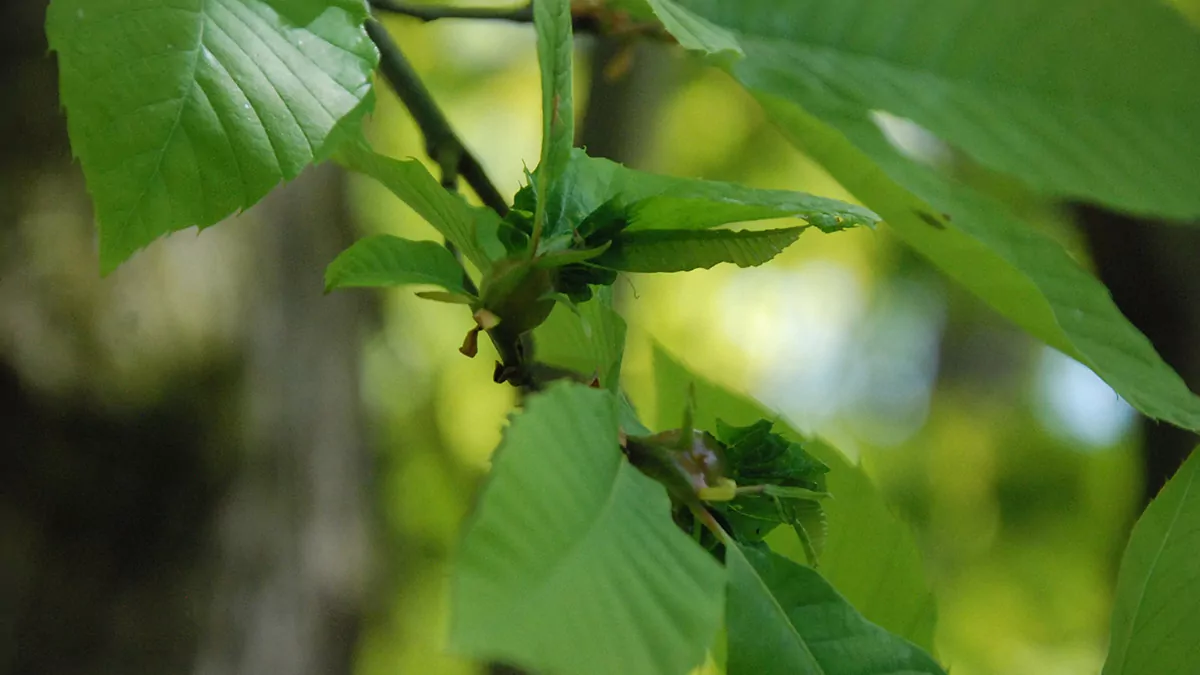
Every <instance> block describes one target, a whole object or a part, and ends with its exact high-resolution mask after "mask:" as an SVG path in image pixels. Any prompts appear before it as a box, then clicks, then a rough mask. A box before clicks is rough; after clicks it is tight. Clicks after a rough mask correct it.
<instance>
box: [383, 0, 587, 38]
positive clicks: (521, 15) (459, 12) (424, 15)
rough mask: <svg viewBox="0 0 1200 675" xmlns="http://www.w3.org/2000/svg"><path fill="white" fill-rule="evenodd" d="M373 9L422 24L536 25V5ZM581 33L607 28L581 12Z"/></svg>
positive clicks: (397, 0) (396, 4) (387, 5)
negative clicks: (465, 21) (453, 21)
mask: <svg viewBox="0 0 1200 675" xmlns="http://www.w3.org/2000/svg"><path fill="white" fill-rule="evenodd" d="M371 7H373V8H375V9H376V10H378V11H380V12H389V13H391V14H399V15H401V16H407V17H409V18H412V19H417V20H419V21H426V22H428V21H437V20H439V19H485V20H494V21H509V22H512V23H533V5H532V4H525V5H522V6H520V7H447V6H445V5H417V4H412V3H408V2H403V1H402V0H371ZM571 24H572V27H573V28H574V29H575V32H577V33H603V32H606V31H605V26H604V25H603V23H602V22H601V21H600V17H599V16H597V15H596V14H595V13H586V12H581V13H578V14H574V15H573V17H572V19H571Z"/></svg>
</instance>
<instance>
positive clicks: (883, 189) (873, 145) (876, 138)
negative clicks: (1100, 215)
mask: <svg viewBox="0 0 1200 675" xmlns="http://www.w3.org/2000/svg"><path fill="white" fill-rule="evenodd" d="M760 100H761V101H762V102H763V105H764V106H765V107H766V109H767V111H768V112H769V113H770V114H771V115H772V116H773V117H775V119H776V120H777V122H778V123H779V125H780V127H781V128H782V129H783V131H784V133H785V134H787V135H788V137H789V138H791V139H792V141H793V142H794V143H796V145H797V146H799V147H802V148H804V149H805V150H806V151H807V152H809V153H810V154H811V155H812V156H813V157H814V158H815V159H817V160H818V161H820V162H821V163H822V164H823V165H824V166H825V168H826V169H828V170H829V172H830V173H831V174H832V175H833V176H834V177H835V178H837V179H838V180H839V181H840V182H841V183H842V184H843V185H844V186H845V187H846V189H848V190H850V191H851V192H853V193H854V194H856V195H858V196H859V197H861V198H862V199H863V200H865V201H866V202H868V203H869V204H870V205H871V206H872V207H873V208H874V209H876V210H877V211H879V212H880V213H881V214H882V215H883V217H884V218H885V220H886V222H887V224H888V225H889V226H890V229H891V231H893V232H895V233H896V234H897V235H898V236H899V237H900V238H901V239H902V240H904V242H905V243H906V244H908V245H909V246H911V247H913V248H914V249H915V250H917V251H918V252H919V253H921V254H922V255H924V256H925V257H927V258H928V259H929V260H930V261H931V262H932V263H933V264H935V265H937V266H938V267H939V268H941V270H942V271H943V272H945V273H946V274H947V275H949V276H950V277H951V278H953V279H954V280H956V281H958V282H959V283H960V284H962V285H963V286H964V287H966V288H967V289H968V290H970V291H972V292H973V293H975V294H976V295H978V296H979V297H980V298H982V299H983V300H984V301H986V302H987V303H988V304H990V305H991V306H992V307H994V308H996V309H997V310H999V311H1000V312H1001V313H1002V314H1004V315H1005V316H1007V317H1008V318H1010V319H1012V320H1013V321H1014V322H1015V323H1017V324H1018V325H1019V326H1021V327H1022V328H1024V329H1025V330H1027V331H1029V332H1030V333H1031V334H1033V335H1034V336H1036V337H1038V338H1040V339H1042V340H1044V341H1045V342H1046V343H1047V344H1049V345H1050V346H1052V347H1055V348H1056V349H1058V350H1060V351H1062V352H1063V353H1065V354H1067V355H1068V356H1071V357H1072V358H1075V359H1076V360H1078V361H1079V362H1081V363H1083V364H1084V365H1086V366H1088V367H1089V368H1091V369H1092V370H1093V371H1095V372H1096V374H1097V375H1099V376H1100V377H1101V378H1103V379H1104V381H1105V382H1107V383H1108V384H1109V386H1111V387H1112V388H1113V389H1114V390H1116V392H1117V393H1118V394H1120V395H1121V396H1122V397H1123V398H1124V399H1125V400H1126V401H1128V402H1129V403H1130V404H1131V405H1133V406H1134V407H1135V408H1137V409H1138V410H1140V411H1142V412H1143V413H1145V414H1146V415H1149V416H1150V417H1154V418H1157V419H1162V420H1166V421H1169V422H1171V423H1173V424H1176V425H1178V426H1180V427H1184V428H1189V429H1200V398H1198V397H1196V395H1194V394H1192V393H1191V392H1190V391H1188V388H1187V385H1186V384H1184V382H1183V380H1182V379H1180V377H1179V376H1178V375H1177V374H1176V373H1175V372H1174V371H1173V370H1171V368H1170V366H1168V365H1167V364H1166V363H1164V362H1163V360H1162V359H1161V358H1160V357H1159V356H1158V353H1157V352H1156V351H1155V350H1154V346H1153V345H1152V344H1150V341H1149V340H1147V339H1146V337H1145V336H1143V335H1142V334H1141V333H1140V332H1139V331H1138V330H1137V329H1136V328H1134V327H1133V325H1132V324H1130V323H1129V321H1128V320H1126V319H1125V317H1124V316H1123V315H1122V314H1121V312H1120V310H1119V309H1117V307H1116V305H1115V304H1113V301H1112V298H1111V297H1110V296H1109V294H1108V289H1106V288H1105V287H1104V285H1103V284H1102V283H1100V281H1099V280H1097V279H1096V278H1095V277H1094V276H1092V275H1091V274H1089V273H1088V272H1087V271H1085V270H1084V269H1083V268H1082V267H1080V266H1079V264H1078V263H1076V262H1075V260H1074V259H1072V258H1071V256H1070V255H1069V254H1068V253H1067V252H1066V251H1065V250H1063V248H1062V246H1061V245H1059V244H1058V243H1057V242H1056V241H1054V240H1052V239H1050V238H1049V237H1048V236H1047V235H1045V234H1043V233H1041V232H1039V231H1037V230H1035V229H1033V228H1031V227H1030V226H1029V225H1027V224H1025V223H1023V222H1021V221H1020V220H1019V219H1017V218H1016V217H1015V216H1013V215H1012V214H1011V213H1010V212H1009V211H1007V210H1006V209H1005V208H1004V207H1003V206H1001V205H1000V204H998V203H996V202H995V201H993V200H991V199H989V198H987V197H984V196H982V195H980V194H978V193H977V192H975V191H973V190H971V189H969V188H967V187H966V186H963V185H961V184H958V183H955V182H952V181H951V180H949V179H947V178H944V177H942V176H940V175H938V174H937V173H935V172H934V171H932V170H930V169H928V168H927V167H924V166H920V165H918V164H916V163H914V162H912V161H910V160H908V159H906V158H904V157H902V156H900V155H899V154H898V153H896V152H895V151H893V150H892V149H891V148H890V146H889V145H888V143H887V141H886V139H885V138H884V137H883V135H882V134H881V133H880V132H879V130H878V129H876V128H875V127H874V125H872V124H871V123H870V121H869V120H866V119H850V118H847V117H840V118H837V123H838V125H839V128H840V130H841V133H839V131H838V130H835V129H831V128H830V127H829V126H827V125H825V124H823V123H822V122H821V121H820V120H818V119H816V118H815V117H813V116H812V115H809V114H808V113H806V112H805V111H804V110H802V109H801V108H799V107H798V106H796V105H794V104H792V103H790V102H787V101H784V100H782V99H778V98H775V97H768V96H760ZM843 134H844V135H843ZM851 141H853V142H851ZM856 145H857V146H858V147H862V148H865V149H866V151H867V155H869V157H868V156H864V154H863V152H861V151H860V150H859V149H858V147H855V146H856ZM935 214H936V215H935Z"/></svg>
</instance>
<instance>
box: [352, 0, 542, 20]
mask: <svg viewBox="0 0 1200 675" xmlns="http://www.w3.org/2000/svg"><path fill="white" fill-rule="evenodd" d="M371 7H373V8H375V9H377V10H379V11H381V12H391V13H393V14H403V15H404V16H408V17H412V18H414V19H420V20H421V21H437V20H438V19H498V20H501V21H514V22H516V23H533V5H531V4H526V5H524V6H521V7H445V6H439V5H417V4H412V3H408V2H401V1H400V0H371Z"/></svg>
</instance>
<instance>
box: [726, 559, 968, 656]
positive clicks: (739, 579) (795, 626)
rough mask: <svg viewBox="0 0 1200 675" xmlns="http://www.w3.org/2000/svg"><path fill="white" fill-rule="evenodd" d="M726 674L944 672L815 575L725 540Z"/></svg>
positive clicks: (922, 653) (808, 570)
mask: <svg viewBox="0 0 1200 675" xmlns="http://www.w3.org/2000/svg"><path fill="white" fill-rule="evenodd" d="M725 551H726V553H725V565H726V567H727V572H728V574H729V599H728V601H727V603H728V604H727V608H726V630H727V631H728V635H729V642H728V647H727V649H728V652H729V661H728V666H727V672H728V673H729V675H774V674H776V673H778V674H779V675H785V674H786V675H794V674H796V673H803V674H808V675H896V674H898V673H904V674H905V675H918V674H920V673H928V674H929V675H945V671H944V670H942V668H941V666H939V665H938V664H937V662H936V661H934V660H933V658H932V657H931V656H929V655H928V654H926V653H925V652H923V651H921V650H920V649H919V648H918V647H917V646H916V645H913V644H912V643H910V642H908V641H906V640H904V639H903V638H900V637H897V636H895V635H892V634H891V633H888V632H887V631H886V630H884V629H882V628H880V627H879V626H876V625H875V624H873V623H871V622H870V621H867V620H866V619H864V618H863V616H862V615H861V614H859V613H858V612H857V611H855V609H854V607H852V606H851V605H850V603H848V602H846V599H845V598H843V597H842V596H841V595H839V594H838V592H837V591H836V590H834V589H833V587H832V586H830V585H829V583H827V582H826V581H825V580H824V579H822V578H821V575H820V574H818V573H817V572H816V570H813V569H812V568H809V567H804V566H803V565H798V564H796V563H794V562H792V561H791V560H788V559H787V558H784V557H782V556H779V555H776V554H774V553H771V552H770V551H765V550H759V549H755V548H749V547H741V546H738V545H736V544H733V542H732V541H727V542H726V549H725Z"/></svg>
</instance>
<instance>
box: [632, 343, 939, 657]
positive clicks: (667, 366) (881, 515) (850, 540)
mask: <svg viewBox="0 0 1200 675" xmlns="http://www.w3.org/2000/svg"><path fill="white" fill-rule="evenodd" d="M654 377H655V381H656V389H657V394H658V402H657V408H658V411H659V412H658V415H659V419H658V423H659V427H660V428H667V427H671V426H674V425H675V424H676V423H677V422H678V420H677V419H676V418H675V415H677V414H678V411H679V410H682V409H683V406H684V405H685V394H686V392H687V391H688V388H689V387H691V386H693V385H694V386H695V388H696V424H697V426H699V427H700V428H702V429H715V428H716V423H717V417H720V418H721V419H722V420H725V421H726V422H728V423H730V424H740V425H748V424H753V423H755V422H757V421H759V420H761V419H763V418H768V419H771V418H774V417H775V416H774V415H772V414H771V413H770V412H769V411H767V410H765V409H764V408H763V407H762V406H760V405H759V404H758V403H755V402H754V401H751V400H749V399H747V398H745V397H743V396H740V395H737V394H734V393H732V392H730V391H728V390H726V389H723V388H721V387H719V386H717V385H715V384H713V383H712V382H710V381H708V380H705V379H703V378H700V377H697V376H696V375H695V374H694V373H692V372H691V371H689V370H688V369H687V368H686V367H685V366H683V365H682V364H681V363H679V362H678V361H676V360H675V359H673V358H672V357H671V356H670V355H669V354H667V353H666V352H665V351H664V350H663V349H662V348H661V347H659V346H657V345H656V346H655V351H654ZM776 424H777V426H779V423H778V422H777V423H776ZM784 435H785V436H787V437H789V438H790V439H792V440H795V441H800V442H802V443H803V445H804V448H805V449H806V450H807V451H808V452H810V453H812V454H813V455H814V456H816V457H817V458H818V459H820V460H821V461H822V462H824V463H825V464H826V465H828V466H829V473H828V474H827V476H826V484H827V489H828V491H829V493H830V494H831V495H833V498H832V499H828V500H825V501H824V502H823V503H822V506H823V507H824V509H825V513H826V517H827V519H828V524H829V534H828V537H827V539H826V542H825V550H824V551H823V552H822V554H821V572H822V574H824V575H825V578H827V579H828V580H829V581H830V583H832V584H833V585H834V587H836V588H837V589H838V592H840V593H841V594H842V595H843V596H845V597H846V599H847V600H849V601H850V603H851V604H853V605H854V606H855V607H856V608H858V611H860V612H862V613H863V615H864V616H866V617H867V619H869V620H870V621H872V622H873V623H876V624H879V625H880V626H883V627H884V628H885V629H887V630H888V631H891V632H893V633H896V634H898V635H901V636H903V637H905V638H907V639H908V640H911V641H913V642H915V643H916V644H918V645H920V646H921V647H923V648H925V649H931V648H932V646H933V629H934V624H935V623H936V616H937V612H936V605H935V603H934V599H933V594H932V593H930V591H929V587H928V585H927V582H926V580H925V572H924V568H923V566H922V563H921V554H920V551H919V549H918V548H917V545H916V541H915V540H914V539H913V536H912V532H911V531H910V530H909V527H908V526H907V525H906V524H905V523H904V522H903V521H901V520H900V519H899V518H898V517H897V516H896V515H895V514H894V513H893V512H892V510H891V509H890V508H889V507H888V505H887V503H886V502H885V501H884V500H883V497H882V495H880V494H879V491H878V490H877V489H876V488H875V485H874V484H873V483H872V482H871V479H870V477H869V476H867V474H866V473H865V472H864V471H863V470H862V468H860V467H858V466H856V465H854V464H851V463H850V462H849V461H847V460H846V458H845V456H844V455H842V453H840V452H839V451H837V450H836V449H834V448H831V447H829V446H828V445H826V444H824V443H821V442H819V441H816V440H806V439H804V438H802V437H801V436H800V435H799V434H797V433H796V432H795V431H793V430H791V429H785V430H784Z"/></svg>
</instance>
